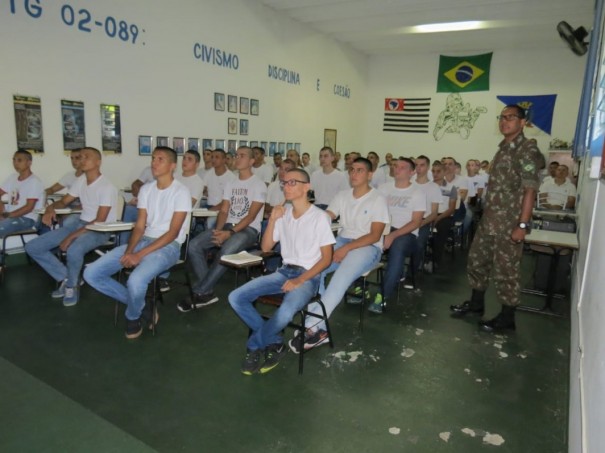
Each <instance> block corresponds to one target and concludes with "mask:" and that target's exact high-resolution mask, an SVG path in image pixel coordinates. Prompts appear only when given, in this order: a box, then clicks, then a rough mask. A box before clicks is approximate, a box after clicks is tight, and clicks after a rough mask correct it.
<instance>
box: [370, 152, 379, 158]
mask: <svg viewBox="0 0 605 453" xmlns="http://www.w3.org/2000/svg"><path fill="white" fill-rule="evenodd" d="M370 154H372V155H373V156H376V157H378V154H376V152H374V151H370V152H369V153H368V156H369V155H370ZM378 158H379V159H380V157H378Z"/></svg>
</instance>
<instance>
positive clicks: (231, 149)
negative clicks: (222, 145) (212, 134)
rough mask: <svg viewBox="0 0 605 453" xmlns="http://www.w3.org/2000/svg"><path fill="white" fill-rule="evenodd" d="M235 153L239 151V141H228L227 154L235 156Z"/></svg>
mask: <svg viewBox="0 0 605 453" xmlns="http://www.w3.org/2000/svg"><path fill="white" fill-rule="evenodd" d="M235 151H237V140H228V141H227V152H229V153H232V154H235Z"/></svg>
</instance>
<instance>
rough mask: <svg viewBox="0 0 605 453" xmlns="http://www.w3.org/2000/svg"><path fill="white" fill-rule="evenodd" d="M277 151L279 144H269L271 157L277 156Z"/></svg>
mask: <svg viewBox="0 0 605 453" xmlns="http://www.w3.org/2000/svg"><path fill="white" fill-rule="evenodd" d="M276 151H277V142H271V143H269V156H275V153H276Z"/></svg>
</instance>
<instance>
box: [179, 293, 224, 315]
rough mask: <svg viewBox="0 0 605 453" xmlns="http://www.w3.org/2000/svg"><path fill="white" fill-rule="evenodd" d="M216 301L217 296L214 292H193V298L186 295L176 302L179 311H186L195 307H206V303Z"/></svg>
mask: <svg viewBox="0 0 605 453" xmlns="http://www.w3.org/2000/svg"><path fill="white" fill-rule="evenodd" d="M216 302H218V297H216V296H215V295H214V293H210V294H203V295H202V294H193V298H191V297H188V298H186V299H185V300H182V301H180V302H179V303H178V304H177V308H178V309H179V311H181V312H183V313H187V312H189V311H191V310H195V309H196V308H202V307H206V306H208V305H211V304H214V303H216Z"/></svg>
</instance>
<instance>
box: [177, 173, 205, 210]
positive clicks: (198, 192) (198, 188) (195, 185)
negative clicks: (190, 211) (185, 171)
mask: <svg viewBox="0 0 605 453" xmlns="http://www.w3.org/2000/svg"><path fill="white" fill-rule="evenodd" d="M176 179H178V180H179V181H180V182H181V183H182V184H183V185H184V186H185V187H187V189H188V190H189V194H190V195H191V198H195V205H196V206H197V205H198V204H199V203H200V200H201V199H202V194H203V193H204V187H205V186H206V183H205V182H204V180H203V179H202V178H200V176H199V175H198V174H197V173H195V174H193V175H191V176H183V175H176Z"/></svg>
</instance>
